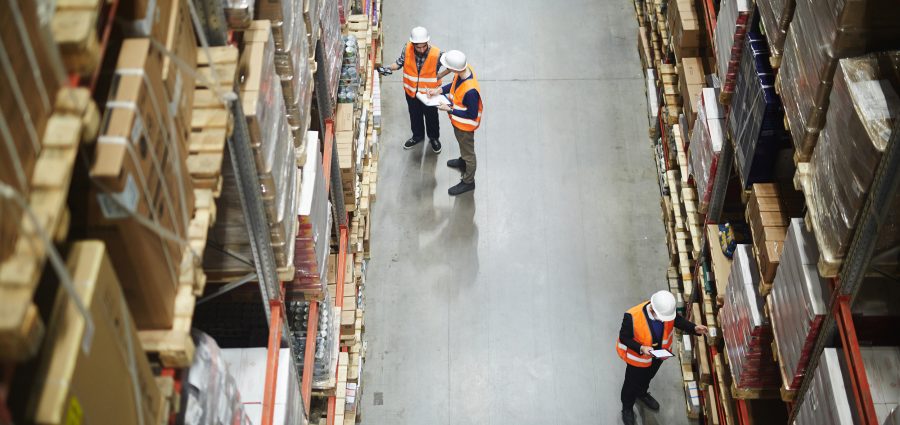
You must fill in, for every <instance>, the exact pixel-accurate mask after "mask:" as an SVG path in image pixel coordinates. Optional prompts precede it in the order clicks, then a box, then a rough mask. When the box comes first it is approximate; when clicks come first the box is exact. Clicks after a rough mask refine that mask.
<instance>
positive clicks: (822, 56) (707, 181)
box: [635, 0, 900, 424]
mask: <svg viewBox="0 0 900 425" xmlns="http://www.w3.org/2000/svg"><path fill="white" fill-rule="evenodd" d="M635 11H636V15H637V19H638V24H639V33H638V35H639V37H638V39H639V45H638V50H639V54H640V57H641V62H642V65H643V68H644V71H645V78H646V80H647V84H646V87H647V99H648V115H649V124H650V133H649V134H650V138H651V140H652V142H653V146H654V147H655V149H654V152H655V156H654V162H655V163H656V165H657V171H658V174H659V183H660V193H661V195H662V202H661V206H662V210H663V215H662V219H663V223H664V225H665V228H666V234H667V245H668V246H669V252H670V267H669V271H668V275H667V280H668V282H669V288H670V290H672V291H673V293H676V294H678V295H681V298H682V299H683V301H684V303H683V307H684V308H683V310H682V312H683V313H684V314H685V315H687V316H688V317H691V318H692V319H693V320H695V321H697V322H698V323H704V324H706V325H707V326H709V327H710V329H711V332H710V336H709V338H707V339H706V340H703V339H696V338H688V337H684V338H683V339H682V340H681V341H682V346H681V348H680V349H679V352H680V357H681V361H682V371H683V375H684V380H685V393H686V403H687V411H688V415H689V416H691V417H701V416H702V417H703V418H704V420H705V422H706V423H722V424H735V423H737V424H750V423H786V422H789V423H792V424H823V423H835V424H844V423H847V424H849V423H864V424H881V423H883V422H884V423H892V422H886V421H889V420H890V419H888V417H889V416H891V415H894V416H896V415H898V414H900V413H896V410H897V409H896V405H897V401H900V394H897V393H896V392H895V390H893V389H892V388H896V386H897V384H898V383H900V375H898V374H897V373H896V371H897V370H900V369H898V366H900V348H898V347H900V341H897V340H896V338H892V337H887V336H885V333H886V331H887V329H889V328H890V323H896V322H895V318H896V317H897V316H900V310H897V309H896V305H897V302H898V301H900V297H898V292H897V290H896V288H894V286H892V284H891V282H895V281H896V279H897V277H898V275H900V273H898V268H897V263H898V258H897V251H898V247H900V243H898V239H897V238H898V236H900V232H898V229H897V225H898V220H897V218H896V214H895V213H894V211H896V205H897V202H898V200H900V196H898V192H897V176H896V174H897V167H898V166H900V164H898V163H897V162H896V161H897V158H896V154H895V153H894V152H895V150H896V148H895V145H896V143H895V139H897V138H898V137H900V136H898V134H900V133H898V131H900V126H898V121H900V120H898V119H897V118H898V116H897V110H898V106H900V97H898V95H897V93H900V78H898V71H897V70H898V69H900V66H898V65H900V61H898V59H900V56H898V52H897V51H896V50H892V49H898V48H900V45H898V42H897V41H898V40H900V38H898V37H897V35H898V34H900V25H898V24H897V22H898V21H897V20H896V19H895V18H894V14H896V13H898V10H897V8H896V5H891V4H888V3H886V2H880V1H860V2H835V4H833V5H829V6H828V7H820V6H817V5H815V4H814V2H811V1H809V0H794V1H791V0H788V1H774V0H766V1H763V0H758V1H756V2H753V1H743V0H722V1H719V2H714V1H705V0H698V1H690V0H668V1H666V0H646V1H640V0H639V1H635ZM862 11H869V12H871V11H877V12H876V13H862ZM863 87H866V89H865V90H863V89H862V88H863ZM841 382H843V383H845V384H846V388H848V389H849V390H846V391H845V389H844V388H845V385H844V384H843V383H842V384H832V383H841ZM810 400H812V401H810ZM892 412H893V413H892Z"/></svg>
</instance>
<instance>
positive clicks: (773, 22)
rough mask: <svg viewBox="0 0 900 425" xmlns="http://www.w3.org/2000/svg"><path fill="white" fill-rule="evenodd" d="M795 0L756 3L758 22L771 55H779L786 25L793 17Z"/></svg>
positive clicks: (786, 28)
mask: <svg viewBox="0 0 900 425" xmlns="http://www.w3.org/2000/svg"><path fill="white" fill-rule="evenodd" d="M796 6H797V2H796V0H765V1H760V2H757V3H756V8H757V10H759V17H760V22H761V24H762V26H763V29H764V30H765V34H766V37H767V38H768V41H769V46H770V47H771V49H772V55H774V56H781V53H782V52H783V51H784V39H785V37H787V30H788V26H789V25H790V24H791V19H793V18H794V8H795V7H796Z"/></svg>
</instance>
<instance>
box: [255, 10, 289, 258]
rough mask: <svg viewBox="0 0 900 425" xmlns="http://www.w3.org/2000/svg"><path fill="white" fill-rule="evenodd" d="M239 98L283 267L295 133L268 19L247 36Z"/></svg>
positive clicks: (271, 233)
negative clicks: (276, 67) (276, 68)
mask: <svg viewBox="0 0 900 425" xmlns="http://www.w3.org/2000/svg"><path fill="white" fill-rule="evenodd" d="M244 42H245V46H244V52H243V55H242V56H241V69H242V70H244V75H243V81H242V84H241V100H242V102H243V106H244V114H245V115H246V117H247V125H248V127H249V130H250V139H251V147H252V148H253V153H254V158H255V160H256V170H257V173H258V174H259V179H260V185H261V186H262V193H263V205H264V206H265V210H266V215H267V217H268V220H269V229H270V236H271V241H272V248H273V251H274V253H275V260H276V263H277V265H278V267H279V268H289V267H292V262H293V255H294V237H295V235H296V229H297V220H296V215H297V213H296V211H297V207H296V206H297V200H298V196H297V192H298V190H299V182H298V177H297V174H298V170H297V165H296V153H295V151H294V144H293V136H292V134H291V129H290V126H289V123H288V120H287V115H286V112H285V104H284V97H283V95H282V90H281V87H282V86H281V84H280V81H281V80H280V78H279V77H278V75H277V74H276V72H275V46H274V42H273V38H272V32H271V31H270V24H269V21H254V22H253V23H252V24H251V25H250V30H249V31H247V32H245V35H244Z"/></svg>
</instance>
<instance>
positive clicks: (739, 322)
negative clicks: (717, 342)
mask: <svg viewBox="0 0 900 425" xmlns="http://www.w3.org/2000/svg"><path fill="white" fill-rule="evenodd" d="M732 260H733V262H732V266H731V274H730V275H729V277H728V286H727V287H726V289H725V302H724V304H723V305H722V308H721V309H720V310H719V324H720V325H721V327H722V331H723V335H724V339H725V350H726V352H727V354H728V363H729V364H730V366H731V376H732V378H733V379H734V385H735V386H736V387H737V388H739V389H767V388H777V387H778V385H779V382H780V378H779V376H778V366H776V365H775V362H774V360H773V358H772V327H771V326H770V325H769V321H768V319H766V318H765V317H764V316H763V301H762V297H760V296H759V292H758V290H757V288H758V285H759V271H758V270H757V267H756V260H754V257H753V247H752V245H744V244H742V245H737V247H736V248H735V250H734V256H733V257H732Z"/></svg>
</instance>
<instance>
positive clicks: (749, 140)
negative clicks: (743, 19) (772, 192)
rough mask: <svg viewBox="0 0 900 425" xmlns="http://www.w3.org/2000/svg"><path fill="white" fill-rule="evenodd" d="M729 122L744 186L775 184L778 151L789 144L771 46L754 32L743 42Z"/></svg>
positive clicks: (748, 34)
mask: <svg viewBox="0 0 900 425" xmlns="http://www.w3.org/2000/svg"><path fill="white" fill-rule="evenodd" d="M728 119H729V125H730V127H731V136H732V138H733V140H734V143H735V159H736V160H737V163H738V169H739V170H740V173H741V182H742V183H743V184H744V187H750V186H751V185H752V184H753V183H760V182H767V181H772V172H773V171H774V167H775V162H776V156H777V154H778V151H779V150H780V149H781V148H782V147H787V145H788V144H789V143H788V142H787V140H786V138H787V134H786V133H785V130H784V110H783V109H782V107H781V99H780V98H779V97H778V95H777V94H776V93H775V74H774V72H773V71H772V66H771V65H770V64H769V47H768V45H767V43H766V39H765V37H763V36H762V34H760V33H758V32H755V31H750V32H748V33H747V37H746V38H745V40H744V49H743V52H742V53H741V66H740V72H739V73H738V76H737V84H736V85H735V92H734V96H733V97H732V99H731V113H730V114H728Z"/></svg>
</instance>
